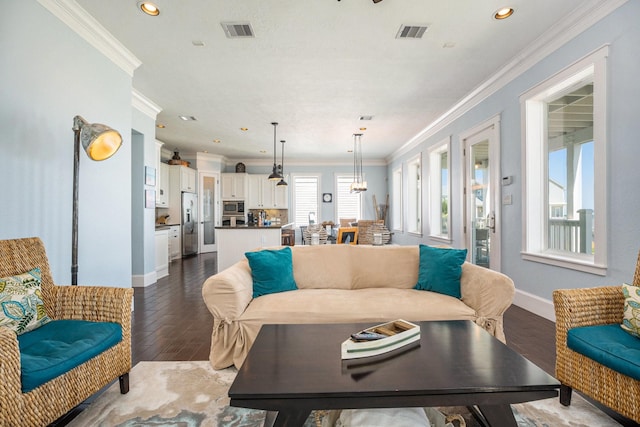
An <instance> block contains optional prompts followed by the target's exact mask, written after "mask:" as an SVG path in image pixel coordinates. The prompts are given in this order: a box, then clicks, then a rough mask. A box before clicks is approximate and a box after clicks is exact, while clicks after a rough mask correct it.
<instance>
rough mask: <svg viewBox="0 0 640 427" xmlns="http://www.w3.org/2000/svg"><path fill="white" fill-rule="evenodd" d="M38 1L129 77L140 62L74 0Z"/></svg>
mask: <svg viewBox="0 0 640 427" xmlns="http://www.w3.org/2000/svg"><path fill="white" fill-rule="evenodd" d="M38 3H40V4H41V5H42V6H43V7H44V8H45V9H47V10H48V11H49V12H51V13H52V14H53V15H54V16H56V17H57V18H58V19H60V20H61V21H62V22H64V23H65V24H66V25H67V26H68V27H69V28H71V29H72V30H73V31H75V32H76V33H77V34H78V35H79V36H80V37H82V38H83V39H84V40H86V41H87V42H88V43H89V44H90V45H91V46H93V47H94V48H96V49H97V50H98V51H99V52H101V53H102V54H103V55H104V56H106V57H107V58H109V59H110V60H111V61H112V62H113V63H114V64H116V65H117V66H118V67H120V68H121V69H122V70H123V71H125V72H126V73H127V74H129V75H130V76H131V77H133V72H134V71H135V69H136V68H138V67H139V66H140V64H142V62H141V61H140V60H139V59H138V58H136V56H135V55H134V54H133V53H132V52H131V51H130V50H129V49H127V48H126V47H125V46H124V45H123V44H122V43H120V42H119V41H118V40H117V39H116V38H115V37H114V36H113V35H112V34H111V33H110V32H109V31H107V30H106V29H105V28H104V27H103V26H102V25H101V24H100V23H99V22H98V21H96V19H95V18H94V17H93V16H91V15H90V14H89V13H88V12H87V11H86V10H84V9H83V8H82V7H80V5H79V4H78V3H76V2H75V1H74V0H38Z"/></svg>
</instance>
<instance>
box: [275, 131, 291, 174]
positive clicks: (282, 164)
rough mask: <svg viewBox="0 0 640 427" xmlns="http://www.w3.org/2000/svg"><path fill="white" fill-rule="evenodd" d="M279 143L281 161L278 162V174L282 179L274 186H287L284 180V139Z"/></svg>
mask: <svg viewBox="0 0 640 427" xmlns="http://www.w3.org/2000/svg"><path fill="white" fill-rule="evenodd" d="M280 142H281V143H282V160H281V161H280V173H281V174H282V178H281V179H280V182H278V183H277V184H276V185H288V184H287V181H285V180H284V139H281V140H280Z"/></svg>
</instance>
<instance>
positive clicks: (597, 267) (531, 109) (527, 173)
mask: <svg viewBox="0 0 640 427" xmlns="http://www.w3.org/2000/svg"><path fill="white" fill-rule="evenodd" d="M608 56H609V46H608V45H605V46H603V47H601V48H600V49H598V50H596V51H595V52H593V53H591V54H589V55H587V56H585V57H584V58H582V59H580V60H579V61H577V62H575V63H573V64H572V65H570V66H568V67H567V68H565V69H564V70H562V71H560V72H559V73H557V74H555V75H554V76H552V77H550V78H549V79H547V80H545V81H544V82H542V83H540V84H539V85H537V86H535V87H533V88H532V89H530V90H528V91H527V92H525V93H524V94H522V95H521V96H520V105H521V115H522V145H523V150H522V169H523V172H524V174H523V184H522V185H523V188H522V189H523V195H524V197H523V198H522V203H523V209H522V215H523V230H522V233H523V235H522V242H523V243H522V244H523V247H522V258H523V259H525V260H528V261H534V262H540V263H544V264H550V265H554V266H558V267H564V268H569V269H573V270H579V271H584V272H587V273H592V274H597V275H602V276H605V275H606V274H607V240H608V236H607V228H606V224H607V211H608V206H607V57H608ZM591 74H593V93H594V107H593V119H594V120H593V141H594V162H595V164H594V205H595V206H594V210H595V212H596V215H595V216H594V230H595V247H596V252H595V254H594V255H593V256H591V255H585V254H567V253H565V252H562V253H560V252H557V251H555V252H554V251H549V250H545V248H546V241H545V239H546V237H545V236H546V229H545V220H544V218H545V216H544V215H546V214H547V210H548V206H546V205H545V204H541V203H527V201H528V198H529V196H530V195H534V194H543V195H544V198H545V200H546V199H547V197H548V195H547V193H548V184H547V183H546V179H547V173H546V172H544V173H540V171H545V170H546V168H543V167H544V166H546V160H545V159H544V155H545V151H546V150H544V138H545V132H544V130H542V127H541V126H527V124H528V121H530V120H533V121H537V122H538V123H540V122H542V121H543V120H544V119H543V116H544V111H543V110H544V108H543V107H542V101H541V100H542V99H545V98H547V97H548V96H550V94H553V93H555V92H559V91H560V90H562V89H563V88H565V87H568V86H570V85H572V84H576V83H577V82H579V81H580V79H581V78H586V77H587V76H590V75H591ZM541 236H542V237H541Z"/></svg>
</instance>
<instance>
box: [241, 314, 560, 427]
mask: <svg viewBox="0 0 640 427" xmlns="http://www.w3.org/2000/svg"><path fill="white" fill-rule="evenodd" d="M373 324H375V323H367V324H362V323H352V324H323V325H315V324H314V325H265V326H263V327H262V329H261V330H260V333H259V334H258V337H257V338H256V341H255V342H254V344H253V346H252V347H251V350H250V351H249V355H248V356H247V359H246V360H245V362H244V364H243V365H242V367H241V368H240V370H239V371H238V375H237V376H236V379H235V381H234V382H233V384H232V385H231V388H230V389H229V397H230V398H231V406H236V407H242V408H253V409H263V410H266V411H271V412H270V413H269V415H268V416H267V419H266V421H265V425H266V424H270V423H272V422H273V421H274V420H273V418H274V416H275V423H274V425H276V426H302V425H303V424H304V422H305V420H306V419H307V417H308V416H309V414H310V412H311V411H312V410H313V409H345V408H351V409H356V408H395V407H425V406H470V407H475V408H476V410H477V411H476V414H477V415H478V416H479V417H481V420H482V417H483V418H484V419H483V420H482V421H483V422H484V423H485V424H487V425H490V426H500V427H508V426H517V424H516V421H515V418H514V416H513V412H512V411H511V407H510V406H509V405H510V404H512V403H519V402H527V401H532V400H539V399H546V398H550V397H554V396H557V395H558V388H559V387H560V383H559V382H558V381H557V380H556V379H555V378H553V377H552V376H550V375H548V374H547V373H546V372H544V371H543V370H542V369H540V368H538V367H537V366H536V365H534V364H533V363H531V362H530V361H528V360H527V359H525V358H524V357H522V356H520V355H519V354H518V353H516V352H515V351H513V350H511V349H510V348H508V347H507V346H506V345H504V344H503V343H502V342H500V341H498V340H497V339H496V338H494V337H493V336H491V335H490V334H489V333H487V332H486V331H484V330H483V329H482V328H480V327H479V326H477V325H476V324H474V323H473V322H470V321H435V322H420V329H421V338H420V346H417V345H416V346H413V347H411V348H407V349H406V351H405V352H403V353H401V354H398V355H395V356H394V357H390V358H387V359H386V360H378V361H371V363H369V364H367V361H365V359H355V360H353V359H352V360H350V361H343V360H341V357H340V344H341V343H342V341H344V340H345V339H346V338H347V337H349V335H350V334H351V333H353V332H357V331H359V330H361V329H364V328H365V327H368V326H372V325H373ZM358 362H364V364H358ZM276 412H277V416H276V414H275V413H276Z"/></svg>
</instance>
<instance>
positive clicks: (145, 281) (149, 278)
mask: <svg viewBox="0 0 640 427" xmlns="http://www.w3.org/2000/svg"><path fill="white" fill-rule="evenodd" d="M157 281H158V276H157V274H156V272H155V271H152V272H151V273H147V274H145V275H133V276H131V285H132V286H133V287H134V288H144V287H145V286H149V285H153V284H154V283H156V282H157Z"/></svg>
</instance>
